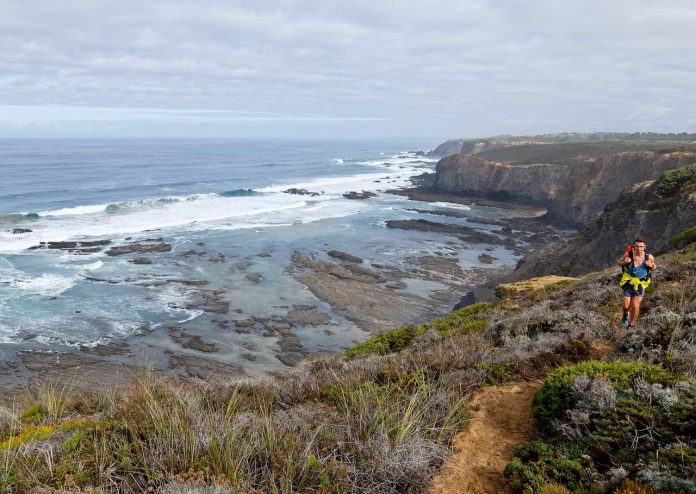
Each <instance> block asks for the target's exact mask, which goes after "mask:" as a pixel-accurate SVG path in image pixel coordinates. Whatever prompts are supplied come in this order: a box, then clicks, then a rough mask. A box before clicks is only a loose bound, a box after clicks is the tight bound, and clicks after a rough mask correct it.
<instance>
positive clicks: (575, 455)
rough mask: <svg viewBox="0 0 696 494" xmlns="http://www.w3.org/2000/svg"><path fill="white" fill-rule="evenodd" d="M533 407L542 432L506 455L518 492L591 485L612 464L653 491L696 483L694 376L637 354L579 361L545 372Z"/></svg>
mask: <svg viewBox="0 0 696 494" xmlns="http://www.w3.org/2000/svg"><path fill="white" fill-rule="evenodd" d="M534 414H535V417H536V419H537V420H538V422H539V425H540V426H541V427H542V430H543V431H545V433H546V435H547V436H545V437H547V439H538V440H536V441H532V443H530V444H529V445H527V446H525V447H522V448H520V449H519V450H518V453H517V456H516V457H515V458H514V459H513V461H511V462H510V463H509V465H508V467H507V469H506V475H508V477H509V478H510V481H511V484H512V485H513V486H514V488H515V489H516V490H517V491H518V492H540V489H541V487H542V486H545V485H547V484H550V483H558V484H561V485H563V486H566V487H568V488H569V489H570V490H571V491H573V492H574V493H578V492H593V490H594V489H596V486H599V485H606V484H607V483H608V482H609V481H610V479H611V478H613V476H614V473H612V472H623V474H622V476H624V477H625V476H630V478H633V479H639V480H641V481H642V482H644V483H645V484H648V485H650V486H651V487H652V488H654V489H656V490H657V491H659V492H667V491H669V492H679V491H680V489H684V488H686V490H687V491H689V492H691V491H690V490H689V489H691V488H692V487H693V488H694V489H695V490H696V484H694V482H693V479H694V478H695V477H696V440H695V439H694V438H696V381H693V380H690V379H688V378H687V377H684V376H680V375H678V374H674V373H671V372H669V371H667V370H665V369H663V368H661V367H657V366H654V365H649V364H646V363H643V362H640V361H634V362H596V361H591V362H584V363H580V364H577V365H573V366H570V367H563V368H560V369H557V370H556V371H554V372H552V373H551V374H549V375H548V377H547V379H546V381H545V383H544V385H543V386H542V387H541V389H540V390H539V391H538V392H537V395H536V397H535V407H534ZM621 478H622V477H621V476H620V477H619V480H620V479H621ZM625 486H630V489H633V488H634V487H635V490H630V489H629V487H626V489H629V490H625V492H652V491H651V490H649V489H648V490H641V489H642V488H641V487H639V484H634V483H630V484H625ZM636 486H638V487H636ZM685 486H686V487H685ZM588 489H589V490H588ZM619 492H621V491H619Z"/></svg>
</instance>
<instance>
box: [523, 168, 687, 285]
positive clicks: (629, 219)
mask: <svg viewBox="0 0 696 494" xmlns="http://www.w3.org/2000/svg"><path fill="white" fill-rule="evenodd" d="M695 226H696V165H691V166H688V167H683V168H679V169H676V170H670V171H668V172H666V173H664V174H663V175H662V176H661V177H660V178H659V179H658V180H652V181H646V182H640V183H636V184H633V185H630V186H628V187H626V188H625V189H624V190H623V192H622V193H621V195H620V196H619V198H618V199H617V200H616V201H614V202H612V203H611V204H609V205H607V207H606V208H605V210H604V212H603V213H602V215H601V216H600V217H599V218H598V219H597V220H596V221H594V222H592V223H591V224H590V225H589V226H587V228H585V229H584V230H583V231H582V232H580V234H579V235H578V236H576V237H575V238H573V239H571V240H569V241H567V242H566V241H559V242H555V243H553V244H551V245H549V246H547V247H546V248H544V249H541V250H539V251H536V252H534V253H533V254H531V255H530V256H529V257H526V258H525V259H523V260H522V261H521V262H520V264H519V265H518V267H517V269H516V270H515V272H514V273H513V275H512V278H513V279H516V280H521V279H526V278H529V277H531V276H541V275H547V274H563V275H564V276H577V275H580V274H585V273H587V272H589V271H593V270H596V269H600V268H602V267H604V266H607V265H609V264H612V263H613V262H614V261H615V260H616V259H618V257H619V255H620V254H621V252H622V251H623V249H624V248H625V247H626V244H630V243H631V242H632V241H633V238H634V237H635V236H636V235H638V234H640V235H643V236H644V237H646V239H647V240H648V252H650V253H658V252H660V251H661V250H665V249H667V248H675V247H676V248H679V247H681V245H680V243H681V242H682V241H684V242H686V241H687V240H689V238H690V239H691V240H693V238H692V237H696V231H694V230H695V228H694V227H695ZM689 232H690V233H689Z"/></svg>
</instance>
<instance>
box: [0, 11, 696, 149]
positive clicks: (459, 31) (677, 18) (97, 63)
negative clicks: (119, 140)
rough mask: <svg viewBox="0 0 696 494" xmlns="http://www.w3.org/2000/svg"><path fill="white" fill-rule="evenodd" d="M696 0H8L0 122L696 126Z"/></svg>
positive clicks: (420, 132) (69, 125) (88, 126)
mask: <svg viewBox="0 0 696 494" xmlns="http://www.w3.org/2000/svg"><path fill="white" fill-rule="evenodd" d="M695 47H696V2H694V1H691V0H689V1H679V0H672V1H669V2H664V1H644V0H611V1H608V0H598V1H593V0H590V1H588V0H582V1H575V0H572V1H558V0H547V1H526V2H525V1H514V0H509V1H505V0H497V1H494V0H491V1H486V0H465V1H456V0H449V1H440V0H428V1H412V0H398V1H380V0H370V1H363V0H347V1H331V0H318V1H312V0H295V1H292V0H289V1H264V0H254V1H246V2H239V1H229V0H225V1H197V2H194V1H188V2H176V1H171V0H167V1H160V0H148V1H145V2H143V1H134V0H118V1H107V0H104V1H94V0H72V1H70V2H59V1H57V0H51V1H42V0H32V1H26V0H21V1H19V0H0V137H23V136H74V137H81V136H114V137H118V136H154V137H157V136H191V137H359V138H364V137H378V138H379V137H407V136H413V137H428V138H437V139H439V138H443V139H444V138H453V137H474V136H487V135H496V134H504V133H510V134H533V133H542V132H557V131H674V132H681V131H690V132H694V131H696V48H695Z"/></svg>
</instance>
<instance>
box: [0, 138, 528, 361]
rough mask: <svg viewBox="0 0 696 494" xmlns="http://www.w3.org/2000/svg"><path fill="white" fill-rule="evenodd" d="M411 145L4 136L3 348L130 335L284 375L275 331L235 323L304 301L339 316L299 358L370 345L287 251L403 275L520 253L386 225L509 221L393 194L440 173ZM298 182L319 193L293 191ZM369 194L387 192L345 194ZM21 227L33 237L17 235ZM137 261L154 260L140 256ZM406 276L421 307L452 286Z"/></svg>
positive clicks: (159, 352)
mask: <svg viewBox="0 0 696 494" xmlns="http://www.w3.org/2000/svg"><path fill="white" fill-rule="evenodd" d="M417 144H418V143H412V145H408V143H398V144H395V143H346V142H339V143H326V142H324V143H298V142H293V143H280V142H272V141H269V142H262V141H237V142H234V141H231V142H221V141H183V142H173V141H157V142H149V141H115V142H114V141H108V142H94V141H86V142H78V141H70V142H57V141H13V142H8V141H3V142H0V171H2V175H3V184H4V185H3V187H2V189H1V190H0V215H2V217H0V221H1V222H2V223H0V343H2V348H3V349H4V350H5V351H6V352H13V351H16V350H17V349H20V348H21V349H24V348H33V349H51V350H56V349H61V348H89V347H95V346H97V345H99V344H104V343H108V342H110V341H114V340H127V341H129V342H130V344H132V345H133V346H134V347H137V348H138V349H139V350H141V351H147V352H149V353H150V354H151V355H150V358H151V359H152V360H154V361H155V363H156V365H159V366H162V367H166V366H167V355H168V353H167V352H172V353H184V354H191V355H196V356H204V357H205V358H208V359H213V360H219V361H222V362H226V363H231V364H235V365H240V366H242V367H244V368H249V367H253V368H255V369H260V370H268V369H272V368H277V367H278V366H282V364H280V363H279V361H278V359H277V358H276V355H277V353H278V338H277V335H275V336H269V335H268V334H266V335H264V334H263V332H262V331H260V330H258V328H256V329H254V330H250V331H248V332H237V331H234V330H233V329H230V328H231V327H232V328H233V327H234V321H235V320H242V319H248V318H249V317H255V318H270V319H272V320H274V321H281V320H282V319H283V317H285V316H286V315H287V314H288V312H289V311H291V310H292V308H293V307H294V306H298V305H299V306H311V307H313V310H314V311H315V312H320V313H323V314H327V315H328V316H329V317H330V321H329V322H328V323H326V324H319V325H314V326H309V325H302V324H295V325H293V327H292V331H293V332H294V333H295V334H296V335H297V336H298V337H299V339H300V343H301V345H302V347H303V348H304V350H305V351H324V350H326V351H334V350H338V349H342V348H346V347H348V346H350V345H352V344H354V343H355V342H357V341H360V340H362V339H364V338H366V337H367V334H366V333H365V332H364V331H363V330H361V329H360V328H358V327H357V326H356V325H355V324H354V323H353V322H351V321H349V320H347V319H346V318H345V317H343V316H342V315H341V314H340V313H338V312H336V311H335V310H333V309H332V308H331V307H330V306H329V305H328V304H326V303H325V302H322V301H321V300H319V299H317V298H316V297H315V296H314V295H313V294H312V293H311V292H310V291H309V290H308V289H307V287H305V286H304V285H303V284H302V283H300V282H299V281H298V280H297V279H296V278H295V277H294V276H293V275H292V274H291V273H290V272H289V269H290V268H291V264H292V263H291V256H292V254H293V252H296V251H298V252H302V253H307V254H311V255H314V256H318V257H320V258H323V259H327V260H328V257H327V256H326V252H327V251H329V250H332V249H336V250H341V251H345V252H349V253H350V254H352V255H355V256H358V257H361V258H364V259H365V260H366V261H365V263H364V266H365V267H369V266H370V265H371V264H378V265H381V266H385V267H387V268H390V269H404V270H407V269H408V268H409V267H411V266H410V264H412V263H413V259H415V258H421V257H429V256H435V257H437V256H440V257H443V256H444V257H450V258H453V259H456V260H457V263H458V265H459V267H460V268H461V269H464V270H467V269H469V268H471V267H472V266H480V263H479V262H478V260H477V257H478V255H480V254H481V253H483V252H489V253H490V254H492V255H494V256H495V257H496V258H497V261H496V262H495V264H494V266H510V265H513V264H514V263H515V262H516V260H517V258H518V257H517V256H516V255H515V254H514V253H513V252H511V251H510V250H508V249H506V248H504V247H501V246H495V247H491V246H488V245H482V244H475V245H466V244H464V243H463V242H462V241H461V240H460V239H458V238H454V237H450V236H447V235H442V234H436V233H428V232H419V231H411V230H399V229H389V228H386V227H385V226H384V225H385V221H387V220H390V219H416V218H421V217H423V218H425V219H428V220H431V221H438V222H441V223H455V224H462V225H464V224H468V225H469V226H475V227H476V228H481V229H483V230H487V231H493V230H494V229H495V227H491V226H486V225H475V224H469V223H467V221H466V217H463V218H451V217H443V216H438V217H435V216H432V215H423V214H421V213H416V212H413V211H408V209H409V208H414V207H415V208H419V209H445V210H447V209H456V210H457V211H459V212H462V213H464V214H467V215H468V214H470V215H471V216H478V217H487V218H503V217H506V216H509V215H510V214H511V212H510V211H508V210H499V209H495V208H486V207H477V206H472V207H467V206H462V205H459V204H450V203H430V204H428V203H419V202H415V201H409V200H407V199H405V198H404V197H401V196H396V195H392V194H387V193H385V192H384V191H385V190H387V189H393V188H400V187H406V186H408V185H409V184H410V179H411V178H412V177H413V176H415V175H418V174H420V173H422V172H423V171H432V169H433V166H434V162H433V160H427V159H424V158H421V157H418V156H416V155H414V154H413V153H406V152H404V151H403V150H404V149H409V148H411V149H413V148H415V147H417ZM290 187H294V188H298V189H306V190H308V191H310V192H314V193H316V195H315V196H310V195H296V194H288V193H284V192H283V190H285V189H287V188H290ZM362 190H366V191H373V192H375V193H376V194H377V196H376V197H372V198H369V199H367V200H349V199H346V198H344V197H343V196H342V194H343V193H345V192H348V191H362ZM33 213H36V214H38V218H35V215H34V214H33ZM29 214H30V217H27V215H29ZM426 216H427V218H426ZM13 228H28V229H31V230H32V231H31V232H28V233H24V234H14V233H11V229H13ZM97 239H99V240H101V239H108V240H110V241H111V242H112V244H111V245H110V246H107V247H106V248H104V249H101V251H99V252H96V253H90V254H87V255H84V254H76V253H71V252H69V251H65V250H52V249H37V250H30V249H29V248H30V247H32V246H36V245H39V244H40V242H54V241H66V240H97ZM147 239H158V240H159V239H161V241H162V242H165V243H167V244H169V245H171V251H170V252H159V253H144V254H131V255H124V256H116V257H111V256H108V255H106V254H105V251H106V250H108V248H110V247H112V246H114V245H121V244H128V243H132V242H135V241H147V242H151V241H153V240H147ZM486 249H489V250H488V251H487V250H486ZM136 257H147V258H148V259H150V260H151V261H152V264H147V265H139V264H133V263H132V262H130V261H132V260H133V259H134V258H136ZM255 278H256V280H255V281H257V282H255V281H254V279H255ZM182 280H184V282H182ZM402 281H404V282H406V284H407V286H406V287H405V288H403V289H402V291H403V293H407V294H412V295H417V296H419V297H428V296H430V295H432V294H433V293H435V292H437V291H438V290H442V289H443V288H444V286H443V284H442V283H439V282H437V281H432V280H430V281H428V280H423V279H419V278H418V277H412V278H404V279H403V280H402ZM202 283H206V284H205V285H203V284H202ZM450 288H451V287H450ZM201 293H215V294H216V295H215V296H216V297H217V300H218V301H222V302H227V303H228V304H229V310H228V311H226V312H224V313H220V312H219V311H218V312H210V311H205V310H202V309H200V308H196V307H192V306H195V305H196V303H195V302H196V300H198V299H200V297H201ZM450 302H451V301H449V300H440V303H439V305H438V303H437V302H433V304H434V305H433V312H434V313H437V312H438V311H439V312H443V311H446V310H447V308H448V307H451V304H450ZM414 322H418V321H414ZM173 328H175V329H173ZM385 329H388V328H385ZM181 334H185V335H186V336H185V337H184V340H186V338H188V337H189V336H191V335H197V336H199V337H200V338H201V340H202V341H204V342H205V343H207V344H210V345H213V346H214V348H215V350H214V351H210V352H207V351H201V350H200V348H198V349H197V348H189V347H187V345H182V344H181V338H182V337H181V336H180V335H181ZM177 338H179V340H178V341H177ZM193 346H194V347H195V345H193ZM211 348H212V347H211Z"/></svg>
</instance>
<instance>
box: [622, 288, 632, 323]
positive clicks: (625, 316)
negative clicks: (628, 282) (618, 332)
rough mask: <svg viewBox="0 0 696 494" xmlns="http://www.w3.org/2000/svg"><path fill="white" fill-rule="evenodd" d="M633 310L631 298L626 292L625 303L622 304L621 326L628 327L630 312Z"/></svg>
mask: <svg viewBox="0 0 696 494" xmlns="http://www.w3.org/2000/svg"><path fill="white" fill-rule="evenodd" d="M630 308H631V296H630V295H626V293H625V292H624V296H623V301H622V303H621V310H622V311H623V316H622V317H621V325H622V326H628V311H629V310H630Z"/></svg>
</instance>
